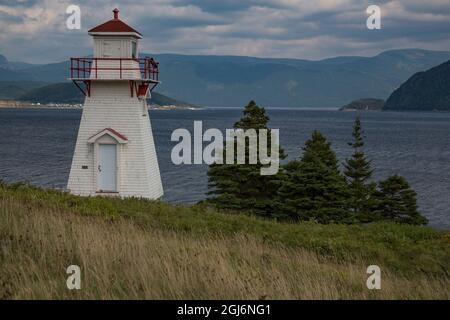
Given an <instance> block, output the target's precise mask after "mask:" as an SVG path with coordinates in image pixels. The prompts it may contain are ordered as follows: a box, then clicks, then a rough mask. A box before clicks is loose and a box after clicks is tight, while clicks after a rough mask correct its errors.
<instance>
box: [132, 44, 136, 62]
mask: <svg viewBox="0 0 450 320" xmlns="http://www.w3.org/2000/svg"><path fill="white" fill-rule="evenodd" d="M131 57H132V58H133V59H136V58H137V43H136V42H135V41H133V42H131Z"/></svg>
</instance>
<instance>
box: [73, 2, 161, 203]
mask: <svg viewBox="0 0 450 320" xmlns="http://www.w3.org/2000/svg"><path fill="white" fill-rule="evenodd" d="M113 12H114V18H113V19H112V20H109V21H107V22H105V23H103V24H101V25H99V26H97V27H95V28H93V29H91V30H89V35H91V36H92V37H93V38H94V55H93V57H89V58H72V59H71V77H70V80H72V81H73V82H74V83H75V84H76V85H77V87H78V88H79V89H80V90H81V91H82V92H83V93H84V94H85V96H86V99H85V103H84V107H83V114H82V117H81V122H80V128H79V131H78V138H77V142H76V146H75V153H74V155H73V160H72V166H71V169H70V176H69V183H68V186H67V188H68V189H69V191H70V192H71V193H73V194H77V195H83V196H96V195H102V196H119V197H143V198H148V199H157V198H159V197H161V196H162V195H163V188H162V184H161V176H160V172H159V167H158V161H157V157H156V150H155V144H154V141H153V135H152V129H151V125H150V119H149V114H148V109H147V102H146V98H147V97H148V96H149V95H150V92H151V90H152V89H153V88H154V87H155V86H156V85H157V84H158V83H159V82H158V63H157V62H156V61H155V60H153V59H152V58H143V59H140V58H139V56H138V49H139V40H140V39H142V35H141V34H140V33H139V32H138V31H136V30H135V29H133V28H132V27H130V26H129V25H127V24H126V23H124V22H123V21H122V20H120V19H119V10H117V9H114V11H113Z"/></svg>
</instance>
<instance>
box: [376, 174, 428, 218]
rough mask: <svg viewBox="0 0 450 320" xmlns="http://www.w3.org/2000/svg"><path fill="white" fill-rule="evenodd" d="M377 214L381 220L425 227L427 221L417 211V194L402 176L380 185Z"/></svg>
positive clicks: (393, 177)
mask: <svg viewBox="0 0 450 320" xmlns="http://www.w3.org/2000/svg"><path fill="white" fill-rule="evenodd" d="M376 198H377V202H378V204H377V209H376V213H377V215H378V218H379V219H380V220H391V221H396V222H400V223H408V224H414V225H425V224H427V222H428V221H427V219H426V218H425V217H423V216H422V215H421V214H420V213H419V212H418V210H417V194H416V192H415V191H414V190H413V189H412V188H411V187H410V185H409V184H408V182H407V181H406V180H405V179H404V178H403V177H401V176H398V175H394V176H392V177H389V178H387V179H386V180H384V181H381V182H380V183H379V190H378V191H377V193H376Z"/></svg>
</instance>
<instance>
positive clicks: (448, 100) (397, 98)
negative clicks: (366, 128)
mask: <svg viewBox="0 0 450 320" xmlns="http://www.w3.org/2000/svg"><path fill="white" fill-rule="evenodd" d="M384 110H398V111H404V110H420V111H450V61H447V62H445V63H443V64H441V65H439V66H437V67H434V68H432V69H430V70H428V71H424V72H418V73H416V74H415V75H413V76H412V77H411V78H410V79H408V81H406V82H405V83H404V84H402V85H401V86H400V88H398V89H397V90H395V91H394V92H393V93H392V95H391V96H390V97H389V99H388V100H387V101H386V105H385V107H384Z"/></svg>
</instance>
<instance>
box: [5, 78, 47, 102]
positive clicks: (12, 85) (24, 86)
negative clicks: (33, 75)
mask: <svg viewBox="0 0 450 320" xmlns="http://www.w3.org/2000/svg"><path fill="white" fill-rule="evenodd" d="M45 84H46V83H45V82H37V81H0V99H18V98H19V97H21V96H22V95H24V94H25V93H27V92H28V91H30V90H32V89H35V88H39V87H42V86H44V85H45Z"/></svg>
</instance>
